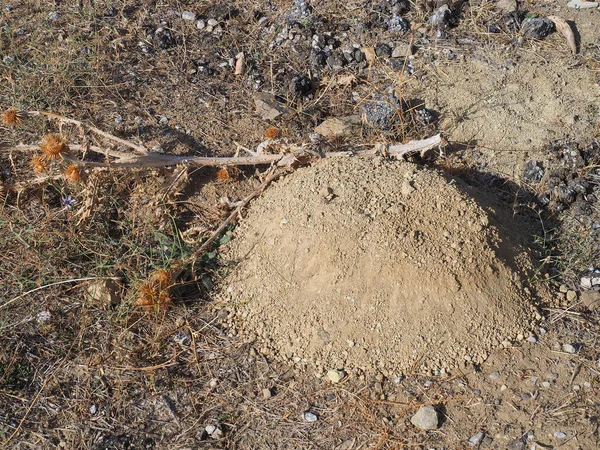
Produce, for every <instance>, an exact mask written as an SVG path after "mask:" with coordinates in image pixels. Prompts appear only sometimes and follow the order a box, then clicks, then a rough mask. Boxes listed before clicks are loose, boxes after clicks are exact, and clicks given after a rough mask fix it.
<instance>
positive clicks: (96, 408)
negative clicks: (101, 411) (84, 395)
mask: <svg viewBox="0 0 600 450" xmlns="http://www.w3.org/2000/svg"><path fill="white" fill-rule="evenodd" d="M96 412H98V407H97V406H96V405H92V406H90V414H96Z"/></svg>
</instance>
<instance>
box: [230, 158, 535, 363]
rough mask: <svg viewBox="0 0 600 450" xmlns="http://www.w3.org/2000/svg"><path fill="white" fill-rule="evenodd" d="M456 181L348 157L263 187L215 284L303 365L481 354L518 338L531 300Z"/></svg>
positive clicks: (247, 320) (245, 326)
mask: <svg viewBox="0 0 600 450" xmlns="http://www.w3.org/2000/svg"><path fill="white" fill-rule="evenodd" d="M459 186H462V184H461V183H460V182H459V181H456V180H447V179H446V178H445V177H444V176H443V175H441V174H440V173H437V172H435V171H433V170H430V169H423V168H420V167H418V166H416V165H414V164H410V163H405V162H393V161H387V160H381V159H376V160H372V159H358V158H345V159H335V160H323V161H320V162H319V163H318V164H316V165H314V166H313V167H310V168H305V169H301V170H299V171H298V172H296V173H294V174H292V175H290V176H288V177H287V178H285V179H284V180H282V181H280V182H278V183H277V184H275V185H273V186H272V187H271V188H270V189H269V190H268V191H267V192H266V193H265V194H264V195H263V196H262V197H261V198H260V199H258V200H256V201H255V203H254V204H253V205H252V207H251V209H250V211H249V213H248V216H247V218H246V219H245V220H243V221H242V223H241V224H240V226H239V228H238V230H237V232H236V238H235V239H234V240H233V244H232V246H231V250H230V252H231V254H230V255H229V256H231V257H232V258H234V259H236V260H239V264H238V265H237V266H236V268H235V270H234V271H233V272H232V273H231V274H230V275H229V276H228V278H227V280H226V287H227V289H226V291H227V292H226V293H225V294H224V296H225V297H226V298H227V299H228V301H229V302H231V304H232V305H234V306H233V308H234V309H235V310H236V315H237V317H238V318H239V319H240V320H239V324H238V326H239V328H240V331H241V333H242V334H243V335H244V337H245V338H246V339H248V340H252V341H253V340H255V339H256V340H258V342H259V343H260V344H259V346H260V345H262V351H263V352H265V353H267V354H275V355H278V356H280V357H282V358H283V359H285V360H289V361H293V362H295V363H297V364H298V365H300V366H307V365H308V366H312V365H314V367H316V369H317V372H323V371H325V372H326V371H327V370H328V369H331V368H338V369H345V370H351V369H358V370H363V371H366V370H369V369H377V370H380V371H382V372H383V373H384V374H385V373H390V374H393V373H399V372H404V373H408V372H411V371H413V370H416V369H417V368H419V369H424V368H427V369H440V370H444V369H449V368H452V367H455V366H456V365H457V364H458V363H459V362H464V361H465V360H467V361H474V362H481V361H483V360H484V359H485V358H486V357H487V355H488V352H489V351H490V350H491V349H492V348H494V347H496V346H499V345H502V344H503V343H504V345H506V342H507V341H511V340H513V339H516V338H517V337H519V338H521V339H522V338H523V335H525V336H526V335H527V334H526V333H527V331H528V329H529V326H530V316H531V315H532V314H531V311H532V309H533V308H532V306H531V298H530V296H529V295H528V293H529V290H528V288H526V287H525V286H524V285H523V283H522V281H521V280H522V279H524V277H523V276H522V274H521V272H520V270H519V269H518V268H517V263H516V262H515V261H517V260H520V259H521V257H520V256H519V255H520V253H519V251H517V250H516V247H515V248H513V247H512V244H511V242H509V241H508V240H507V239H506V238H505V237H504V236H501V231H499V230H500V229H502V227H501V226H500V227H496V226H495V225H494V222H495V221H496V220H497V218H496V217H495V215H494V214H493V212H492V214H491V215H490V213H488V212H486V211H485V210H484V209H483V208H482V207H480V206H479V205H478V204H477V203H476V201H475V200H474V199H473V198H470V197H469V196H468V195H467V194H466V193H465V192H463V190H461V189H462V188H460V187H459ZM500 255H502V257H501V256H500ZM525 259H526V258H525Z"/></svg>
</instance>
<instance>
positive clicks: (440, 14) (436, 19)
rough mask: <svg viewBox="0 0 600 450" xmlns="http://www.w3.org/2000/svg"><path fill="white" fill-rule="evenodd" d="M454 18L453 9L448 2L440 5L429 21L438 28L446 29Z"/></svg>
mask: <svg viewBox="0 0 600 450" xmlns="http://www.w3.org/2000/svg"><path fill="white" fill-rule="evenodd" d="M451 20H452V11H450V7H449V6H448V5H447V4H444V5H442V6H440V7H439V8H438V9H436V10H435V12H434V13H433V14H432V15H431V17H430V18H429V23H430V24H431V25H433V26H434V27H436V28H438V29H442V30H443V29H445V28H446V27H448V25H450V22H451Z"/></svg>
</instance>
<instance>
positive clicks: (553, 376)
mask: <svg viewBox="0 0 600 450" xmlns="http://www.w3.org/2000/svg"><path fill="white" fill-rule="evenodd" d="M544 378H545V379H546V380H550V381H554V380H558V374H557V373H555V372H548V373H547V374H545V375H544Z"/></svg>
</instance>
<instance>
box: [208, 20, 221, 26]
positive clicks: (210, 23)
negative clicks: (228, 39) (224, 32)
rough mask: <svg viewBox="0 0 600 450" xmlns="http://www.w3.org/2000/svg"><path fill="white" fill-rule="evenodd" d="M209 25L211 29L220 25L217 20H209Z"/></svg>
mask: <svg viewBox="0 0 600 450" xmlns="http://www.w3.org/2000/svg"><path fill="white" fill-rule="evenodd" d="M207 23H208V25H209V26H211V27H213V28H214V27H216V26H217V25H218V23H219V22H217V21H216V20H215V19H208V22H207Z"/></svg>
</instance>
